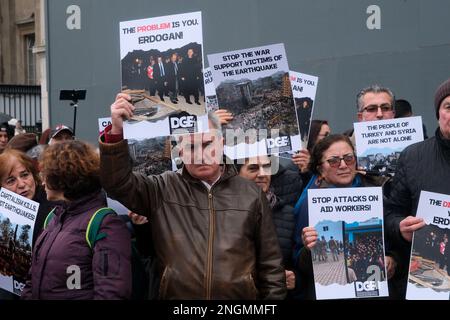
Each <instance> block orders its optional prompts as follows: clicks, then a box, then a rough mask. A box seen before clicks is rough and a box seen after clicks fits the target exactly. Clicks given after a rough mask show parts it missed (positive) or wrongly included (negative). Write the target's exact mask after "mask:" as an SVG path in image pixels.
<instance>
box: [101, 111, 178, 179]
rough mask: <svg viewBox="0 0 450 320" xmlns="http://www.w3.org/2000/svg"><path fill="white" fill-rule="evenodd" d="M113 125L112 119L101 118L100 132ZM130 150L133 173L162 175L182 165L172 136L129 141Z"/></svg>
mask: <svg viewBox="0 0 450 320" xmlns="http://www.w3.org/2000/svg"><path fill="white" fill-rule="evenodd" d="M109 124H111V118H110V117H109V118H108V117H106V118H99V119H98V130H99V132H102V131H103V130H105V128H106V127H107V126H108V125H109ZM128 149H129V153H130V156H131V159H132V161H133V172H139V173H142V174H145V175H146V176H148V175H152V174H161V173H163V172H165V171H169V170H177V162H176V161H178V164H180V162H181V160H180V159H179V152H178V149H177V148H175V141H174V139H173V138H172V137H171V136H168V137H156V138H149V139H141V140H138V139H128Z"/></svg>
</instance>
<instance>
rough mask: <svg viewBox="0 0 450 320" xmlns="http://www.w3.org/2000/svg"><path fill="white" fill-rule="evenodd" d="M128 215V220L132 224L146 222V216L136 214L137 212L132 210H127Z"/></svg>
mask: <svg viewBox="0 0 450 320" xmlns="http://www.w3.org/2000/svg"><path fill="white" fill-rule="evenodd" d="M128 217H130V220H131V222H132V223H133V224H137V225H141V224H145V223H147V222H148V219H147V217H144V216H141V215H138V214H137V213H134V212H131V211H130V212H128Z"/></svg>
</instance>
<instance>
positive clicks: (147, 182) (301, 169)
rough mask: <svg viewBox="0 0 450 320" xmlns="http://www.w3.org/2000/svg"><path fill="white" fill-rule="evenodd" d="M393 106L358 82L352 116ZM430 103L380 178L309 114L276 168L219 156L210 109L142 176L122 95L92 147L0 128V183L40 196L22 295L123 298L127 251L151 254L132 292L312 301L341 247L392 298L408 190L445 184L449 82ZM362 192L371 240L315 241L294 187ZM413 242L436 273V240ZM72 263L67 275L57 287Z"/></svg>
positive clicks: (345, 140)
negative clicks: (381, 234) (174, 163)
mask: <svg viewBox="0 0 450 320" xmlns="http://www.w3.org/2000/svg"><path fill="white" fill-rule="evenodd" d="M395 105H396V104H395V98H394V94H393V92H392V91H391V90H390V89H388V88H383V87H381V86H377V85H374V86H371V87H368V88H365V89H363V90H361V92H359V93H358V95H357V99H356V108H357V110H356V111H357V117H358V121H372V120H382V119H392V118H394V116H395V108H394V106H395ZM434 106H435V110H434V112H435V114H436V118H437V120H438V124H439V126H438V128H437V129H436V131H435V135H434V136H433V137H430V138H429V139H427V140H425V141H423V142H420V143H417V144H414V145H411V146H409V147H408V148H406V149H405V150H404V151H403V152H402V153H401V155H400V158H399V161H398V164H397V166H396V172H395V175H394V176H393V178H391V177H385V176H372V175H370V174H366V173H365V172H362V171H360V170H358V168H357V166H356V155H355V145H354V133H353V131H352V130H349V131H347V132H346V133H345V134H332V135H331V134H330V127H329V126H328V122H327V121H325V120H317V121H313V123H312V126H311V134H310V137H309V143H308V148H307V149H305V150H303V151H301V152H300V153H298V154H296V155H294V157H293V158H292V163H291V166H289V169H286V168H285V165H283V164H282V165H281V168H280V170H276V171H273V170H269V168H270V167H271V166H272V164H273V162H274V161H275V158H276V157H273V156H272V157H271V158H270V157H257V158H247V159H244V161H243V162H239V163H236V164H234V165H233V164H224V163H223V157H224V155H223V136H222V132H221V124H222V125H223V124H226V123H227V122H228V121H230V119H232V115H231V114H229V113H224V112H218V113H217V114H214V113H210V114H208V117H209V125H210V132H208V133H203V134H191V135H186V136H180V137H178V138H177V139H178V141H177V142H178V144H179V147H180V150H181V151H180V157H181V159H182V160H183V163H184V165H183V166H182V168H181V169H180V170H179V171H177V172H174V171H166V172H164V173H163V174H160V175H150V176H147V175H145V174H142V173H139V172H133V169H132V168H133V167H132V162H131V157H130V154H129V149H128V145H127V141H126V140H124V138H123V121H124V120H125V119H128V118H130V117H131V116H132V114H133V111H134V106H133V105H132V103H131V97H130V96H129V95H128V94H125V93H119V94H118V95H117V96H116V99H115V101H114V102H113V103H112V105H111V122H112V124H111V125H110V126H109V127H108V128H107V129H106V130H105V131H104V132H103V133H102V134H101V137H100V139H99V151H97V150H95V148H94V147H93V146H91V145H89V144H87V143H84V142H82V141H78V140H76V139H75V137H74V134H73V130H72V129H71V128H70V127H68V126H65V125H58V126H56V127H54V128H53V129H52V130H48V131H47V132H45V133H44V134H43V135H42V137H41V139H40V140H39V141H38V139H37V136H36V135H34V134H29V133H25V132H23V131H20V130H21V129H20V127H19V128H18V127H16V129H18V130H16V132H18V134H17V135H16V136H14V128H12V127H11V126H10V125H9V124H7V123H4V124H1V125H0V179H1V186H2V187H3V188H6V189H8V190H11V191H13V192H15V193H18V194H20V195H22V196H24V197H26V198H28V199H32V200H34V201H37V202H39V203H40V207H39V212H38V215H37V218H36V223H35V226H34V230H33V231H34V232H33V239H32V243H33V251H32V262H31V268H30V270H29V272H28V276H27V279H26V286H25V288H24V291H23V293H22V298H23V299H130V298H132V297H135V296H136V295H135V294H134V292H133V291H134V290H136V288H135V286H134V283H135V282H136V281H135V280H136V277H137V272H138V271H136V270H137V269H136V264H139V263H142V262H143V261H144V259H139V258H138V259H137V260H136V259H135V257H136V254H137V255H138V256H139V254H141V256H142V257H141V258H144V256H146V255H147V256H148V255H151V256H152V262H153V264H152V267H149V268H148V266H144V272H147V275H146V276H147V277H146V278H145V279H146V280H145V281H149V279H151V281H154V280H155V279H157V285H156V287H155V288H156V289H153V288H151V289H150V290H152V292H151V294H147V296H146V297H152V298H159V299H286V298H287V299H315V289H314V276H313V271H312V261H321V262H323V261H328V262H339V260H340V256H342V255H341V253H344V256H345V257H346V259H347V267H348V268H351V269H353V270H354V272H355V274H356V278H357V279H360V280H364V279H365V278H366V277H367V274H366V270H367V266H368V265H377V266H379V267H380V269H381V270H383V272H384V270H386V271H387V274H384V273H383V277H385V278H387V279H389V283H390V291H391V297H392V298H395V299H403V298H404V296H405V291H406V281H407V273H408V270H409V269H408V266H409V254H410V250H411V249H410V246H411V240H412V234H413V232H414V231H416V230H419V229H420V228H422V227H424V226H425V223H424V221H423V219H420V218H416V217H415V215H416V211H417V205H418V197H419V194H420V191H421V190H427V191H430V192H438V193H443V194H447V195H448V194H450V189H449V188H450V184H448V183H442V181H450V79H449V80H447V81H445V82H444V83H442V84H441V85H440V86H439V87H438V88H437V91H436V94H435V101H434ZM225 114H226V117H225V118H224V117H221V115H222V116H223V115H225ZM349 125H350V124H349ZM206 149H208V152H205V150H206ZM276 161H278V160H276ZM277 164H278V162H277ZM280 172H281V174H280ZM293 177H296V178H295V179H293ZM274 182H276V184H275V183H274ZM288 185H295V190H291V189H290V190H289V191H286V189H285V188H287V187H288ZM367 186H381V187H383V195H384V206H385V216H384V219H385V228H386V232H385V239H381V238H378V237H374V236H371V235H368V236H365V237H363V238H360V239H357V240H354V241H353V242H348V241H344V242H343V243H342V242H340V241H337V240H335V239H329V240H328V241H327V240H325V239H321V238H320V237H319V233H318V231H317V230H316V229H315V228H314V226H310V225H309V223H308V214H309V209H308V201H307V193H308V190H309V189H320V188H339V187H358V188H364V187H367ZM106 194H107V195H108V197H110V198H112V199H115V200H118V201H119V202H120V203H122V204H123V205H124V206H126V208H127V209H129V216H127V218H128V217H129V218H128V220H131V222H132V223H131V224H127V223H126V222H125V221H124V220H126V219H122V218H119V217H117V216H116V215H115V214H114V213H113V212H111V211H110V210H108V209H105V208H106V206H107V200H106V199H107V197H106ZM292 197H293V198H294V201H293V200H292ZM291 205H293V206H294V207H293V206H291ZM142 226H145V227H144V228H141V227H142ZM93 229H95V232H94V231H93ZM133 230H134V231H133ZM130 231H131V233H130ZM93 232H94V233H93ZM142 232H144V234H145V236H144V237H142ZM91 234H93V237H91ZM139 234H141V235H139ZM133 235H135V236H136V239H135V240H136V241H137V243H136V244H137V248H138V250H137V253H136V252H135V251H134V249H133V248H132V246H131V243H132V241H131V237H132V236H133ZM8 241H9V239H8ZM427 241H428V242H429V243H430V245H433V246H436V250H435V254H436V255H437V259H436V262H437V263H438V264H439V265H440V267H441V268H447V273H448V272H449V270H448V261H449V259H448V252H449V250H448V245H447V242H448V238H447V237H445V239H444V237H443V238H442V241H440V243H438V242H439V241H437V240H435V239H434V240H433V238H432V235H430V239H429V240H427ZM383 242H384V243H385V247H386V248H385V252H383ZM431 243H432V244H431ZM327 248H328V250H329V251H330V256H328V254H327ZM384 253H385V254H386V258H385V259H383V256H384ZM8 254H9V253H8V251H7V249H6V247H4V246H2V256H7V255H8ZM369 256H371V257H372V258H371V259H372V260H368V259H369V258H368V257H369ZM5 264H6V262H5ZM73 265H76V266H78V268H79V271H80V270H81V273H80V274H81V278H80V279H78V280H76V277H75V278H73V279H75V280H74V281H73V282H71V281H69V280H70V279H72V278H70V277H72V276H73V275H74V274H76V272H77V270H75V271H73V272H71V269H70V270H69V268H70V267H71V266H73ZM5 272H6V271H5ZM149 273H150V274H149ZM69 278H70V279H69ZM69 284H70V285H69ZM150 286H154V283H153V284H152V285H150ZM69 287H70V288H69ZM147 290H149V288H147ZM155 290H156V292H155ZM0 295H1V297H4V296H5V295H6V293H5V292H3V291H1V292H0ZM141 298H142V297H141Z"/></svg>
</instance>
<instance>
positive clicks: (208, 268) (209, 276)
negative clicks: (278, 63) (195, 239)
mask: <svg viewBox="0 0 450 320" xmlns="http://www.w3.org/2000/svg"><path fill="white" fill-rule="evenodd" d="M208 204H209V205H208V206H209V236H208V256H207V257H206V299H207V300H211V287H212V267H213V265H212V264H213V246H214V228H215V224H216V223H215V212H214V207H213V195H212V193H211V192H208Z"/></svg>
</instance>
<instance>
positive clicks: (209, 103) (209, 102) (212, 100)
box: [203, 68, 219, 111]
mask: <svg viewBox="0 0 450 320" xmlns="http://www.w3.org/2000/svg"><path fill="white" fill-rule="evenodd" d="M203 78H204V81H205V98H206V110H208V111H216V110H217V109H219V101H218V100H217V95H216V87H215V86H214V81H213V77H212V72H211V68H205V70H204V71H203Z"/></svg>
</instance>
